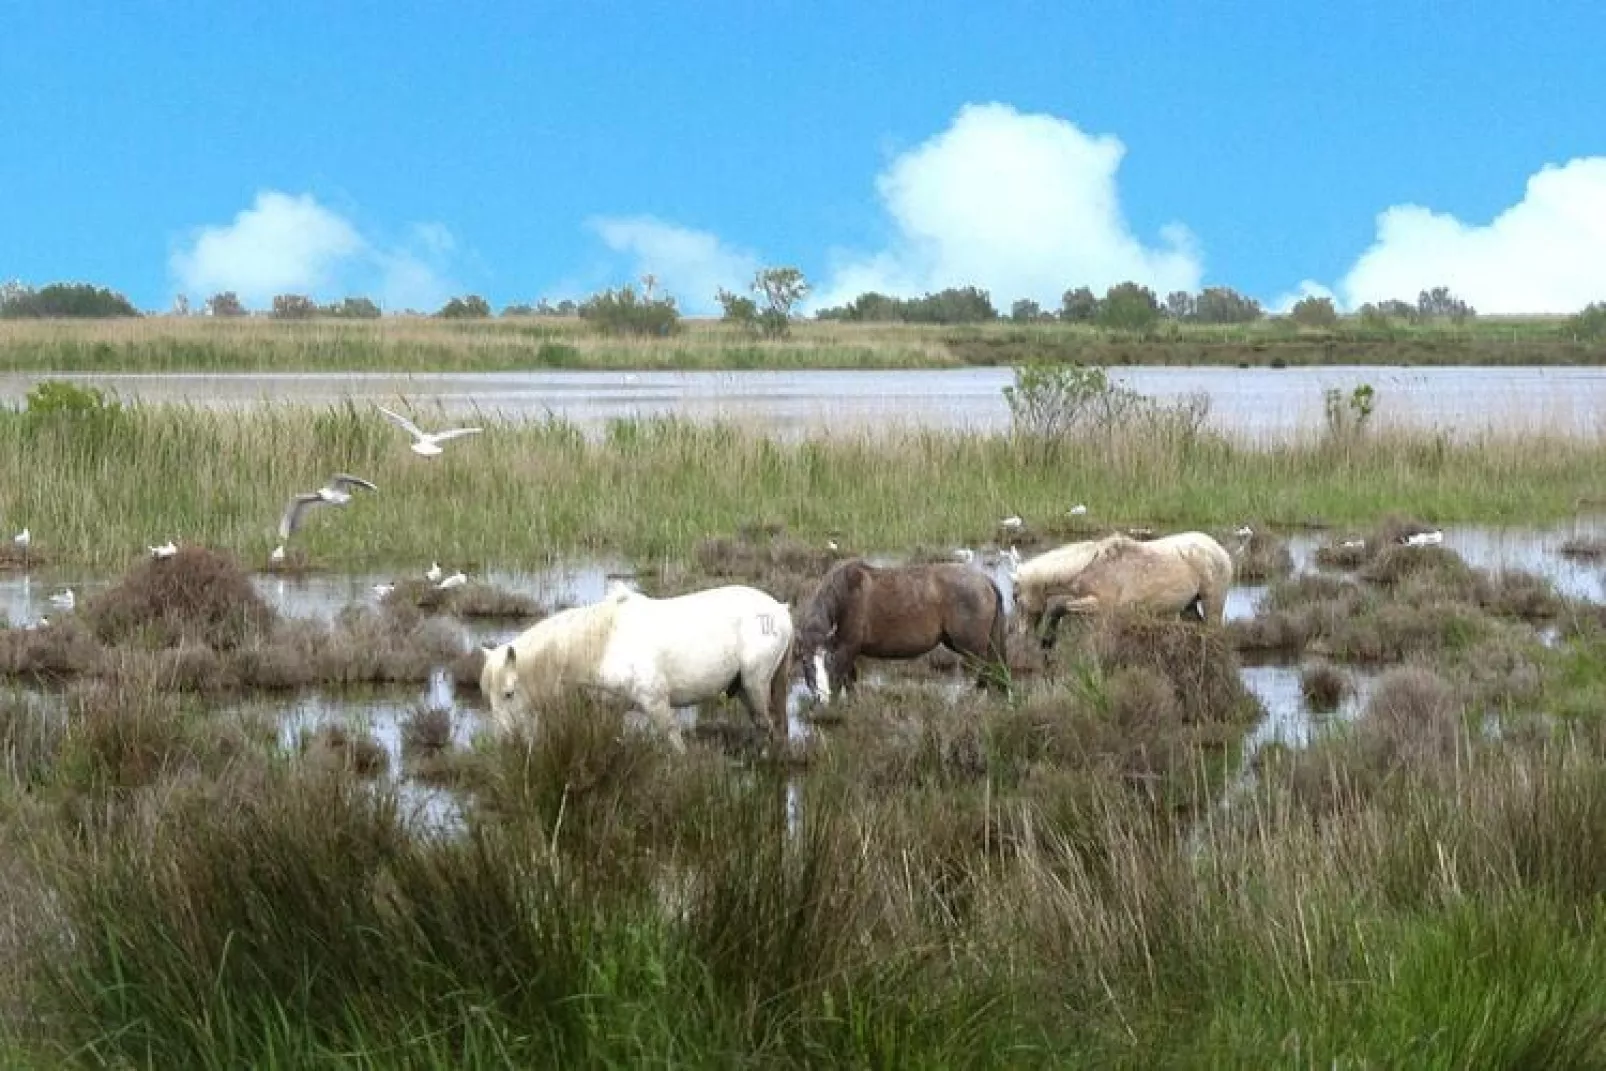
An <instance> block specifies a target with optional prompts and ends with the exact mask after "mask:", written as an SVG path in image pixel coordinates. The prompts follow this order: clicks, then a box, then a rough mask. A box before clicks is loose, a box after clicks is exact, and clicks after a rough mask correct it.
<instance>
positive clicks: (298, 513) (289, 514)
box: [279, 491, 323, 539]
mask: <svg viewBox="0 0 1606 1071" xmlns="http://www.w3.org/2000/svg"><path fill="white" fill-rule="evenodd" d="M322 501H323V498H322V496H320V495H319V494H318V493H317V492H315V491H313V492H309V493H307V494H304V495H297V496H296V497H294V498H292V499H291V500H290V505H289V506H288V507H286V508H285V511H284V516H283V517H281V518H279V538H280V539H289V538H290V536H291V535H293V534H294V533H295V530H296V529H297V528H300V527H301V517H302V515H303V514H304V513H306V511H307V509H308V508H309V507H311V506H315V505H317V504H318V503H320V502H322Z"/></svg>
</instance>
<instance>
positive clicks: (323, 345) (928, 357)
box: [0, 316, 1606, 372]
mask: <svg viewBox="0 0 1606 1071" xmlns="http://www.w3.org/2000/svg"><path fill="white" fill-rule="evenodd" d="M1042 359H1047V360H1077V361H1082V362H1085V363H1093V364H1100V365H1126V364H1178V365H1190V364H1193V365H1198V364H1213V365H1221V364H1226V365H1243V366H1250V365H1254V366H1271V367H1284V366H1303V365H1334V364H1363V365H1364V364H1379V365H1401V364H1437V365H1465V364H1503V365H1532V364H1599V363H1601V362H1603V361H1606V342H1603V341H1601V340H1598V339H1597V340H1593V341H1591V340H1587V339H1580V338H1578V337H1576V335H1575V334H1574V332H1573V330H1572V328H1571V325H1570V324H1569V323H1568V321H1567V319H1566V318H1543V317H1535V318H1525V319H1501V318H1485V319H1482V320H1478V321H1474V322H1471V323H1468V324H1463V325H1452V324H1443V323H1434V324H1419V325H1406V324H1403V323H1396V324H1393V325H1390V326H1386V327H1379V326H1368V325H1364V324H1361V323H1359V322H1356V321H1346V322H1343V323H1341V324H1340V325H1338V326H1337V327H1334V328H1331V329H1324V330H1311V329H1303V328H1299V327H1296V326H1293V325H1291V324H1289V323H1287V322H1286V321H1278V322H1274V321H1264V322H1261V323H1256V324H1247V325H1231V326H1213V325H1201V324H1162V325H1159V326H1158V327H1156V328H1155V329H1154V330H1152V331H1149V332H1146V333H1144V334H1141V335H1138V334H1133V333H1131V332H1124V331H1110V330H1104V329H1100V328H1097V327H1094V326H1091V325H1082V324H1060V323H1049V324H1016V323H1007V322H998V323H992V324H977V325H966V326H943V325H922V324H851V323H836V322H820V321H806V322H800V323H798V324H796V325H795V326H794V328H793V330H792V331H791V333H790V334H789V335H788V337H787V338H785V339H783V340H768V341H762V342H761V341H758V340H756V339H754V338H752V337H750V336H748V335H746V334H743V333H741V332H739V331H736V330H733V329H732V328H730V327H728V326H727V325H724V324H721V323H719V322H717V321H713V320H683V321H682V325H681V330H679V331H678V332H677V333H676V334H674V335H672V336H670V337H668V338H658V339H638V340H628V339H620V338H617V337H608V336H604V335H601V334H599V333H597V332H596V331H595V330H593V329H592V328H591V327H590V326H589V325H587V324H585V323H583V322H581V321H580V320H578V319H575V318H550V317H544V318H536V317H530V318H517V319H500V318H499V319H494V320H483V321H472V322H469V321H460V320H459V321H450V320H436V319H431V318H428V317H418V316H404V317H386V318H384V319H381V320H369V321H339V320H312V321H275V320H271V319H267V318H264V317H252V318H247V319H239V320H228V319H225V320H214V319H208V318H205V317H188V318H185V317H170V316H151V317H144V318H141V319H137V320H113V321H69V320H55V321H21V320H12V321H0V371H10V372H63V371H73V372H91V371H101V372H109V371H124V372H162V371H168V372H172V371H186V372H242V371H384V372H409V371H456V372H468V371H478V372H508V371H519V370H534V369H681V370H689V369H744V368H775V369H797V368H832V369H853V368H946V367H957V366H961V365H1013V364H1018V363H1020V362H1022V361H1027V360H1042Z"/></svg>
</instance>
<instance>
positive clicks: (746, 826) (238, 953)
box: [0, 626, 1606, 1068]
mask: <svg viewBox="0 0 1606 1071" xmlns="http://www.w3.org/2000/svg"><path fill="white" fill-rule="evenodd" d="M1178 627H1185V626H1178ZM97 704H99V705H97ZM71 711H72V712H71V713H70V714H69V722H68V726H67V730H66V733H67V741H68V742H67V743H64V744H62V745H61V751H60V755H61V758H60V759H57V760H54V761H52V756H51V754H50V753H49V752H48V749H46V751H44V752H42V753H41V755H40V758H41V759H42V760H43V766H41V767H37V768H36V773H35V774H34V775H33V776H32V778H31V779H30V781H29V784H28V790H27V791H26V792H22V791H19V789H20V788H21V786H20V785H16V784H12V783H6V784H4V785H3V786H0V787H3V789H4V791H0V813H3V814H4V817H5V818H6V823H5V825H4V827H3V828H4V839H3V841H0V846H3V847H4V848H5V849H6V851H5V855H4V864H3V865H4V867H5V875H4V876H5V878H6V879H7V880H6V884H5V886H4V887H5V889H6V896H7V901H6V902H7V906H8V908H9V914H8V919H9V925H8V927H7V928H6V929H5V930H4V931H0V933H3V934H4V937H5V939H6V942H7V944H6V949H7V952H8V954H7V957H6V959H5V961H4V970H3V972H0V1009H4V1010H5V1014H4V1015H3V1016H0V1039H3V1045H0V1050H3V1051H6V1052H9V1053H10V1054H12V1058H13V1059H14V1061H15V1062H16V1063H17V1064H18V1065H28V1066H58V1065H59V1066H95V1067H107V1066H110V1067H145V1066H163V1067H177V1066H183V1067H238V1066H252V1067H280V1066H283V1067H302V1066H308V1065H310V1064H317V1063H324V1062H329V1063H338V1064H340V1065H342V1066H356V1067H421V1068H432V1067H441V1066H454V1067H465V1066H467V1067H481V1066H484V1067H491V1066H508V1065H510V1064H511V1065H513V1066H541V1067H545V1066H553V1067H557V1066H565V1067H571V1066H602V1067H626V1066H630V1067H637V1066H644V1065H664V1064H673V1065H676V1066H686V1065H690V1066H731V1065H740V1066H776V1067H793V1066H798V1067H802V1066H823V1065H829V1066H845V1067H1021V1066H1025V1067H1065V1066H1071V1067H1084V1066H1085V1067H1145V1066H1296V1067H1312V1068H1316V1067H1322V1068H1325V1067H1330V1066H1333V1065H1334V1064H1335V1063H1336V1064H1337V1065H1338V1066H1391V1067H1392V1066H1406V1065H1409V1066H1428V1067H1445V1068H1450V1067H1456V1068H1459V1067H1485V1066H1490V1067H1492V1066H1502V1067H1504V1066H1546V1067H1581V1066H1599V1065H1600V1063H1601V1061H1602V1060H1603V1059H1606V1027H1603V1023H1606V995H1603V994H1602V993H1601V991H1600V987H1599V985H1598V978H1599V976H1600V972H1601V971H1602V970H1603V969H1606V941H1603V938H1606V909H1603V907H1602V903H1603V901H1602V899H1601V897H1602V894H1603V893H1606V883H1603V876H1602V872H1601V870H1600V868H1599V866H1598V859H1599V853H1600V852H1601V851H1602V850H1606V759H1603V758H1602V752H1601V751H1600V749H1599V748H1598V746H1596V744H1595V742H1594V740H1593V739H1592V738H1590V737H1588V736H1587V735H1575V736H1574V737H1572V738H1570V739H1569V738H1555V739H1538V738H1531V739H1529V740H1528V741H1527V742H1509V743H1503V744H1493V743H1491V742H1490V741H1487V740H1480V739H1478V738H1477V737H1475V736H1468V737H1466V738H1464V739H1463V740H1462V741H1461V742H1460V744H1459V746H1458V748H1457V750H1456V754H1455V755H1454V756H1449V757H1445V758H1442V759H1435V758H1433V757H1430V756H1427V755H1425V754H1424V755H1420V756H1418V757H1417V759H1415V760H1413V761H1412V762H1411V763H1409V764H1407V765H1405V766H1402V767H1399V768H1397V769H1395V771H1394V773H1393V774H1392V775H1391V776H1390V777H1389V778H1388V779H1387V780H1386V781H1385V782H1382V783H1380V784H1379V785H1378V786H1376V787H1375V788H1374V789H1373V790H1372V791H1370V792H1368V793H1366V794H1364V795H1350V794H1348V793H1346V791H1345V790H1344V788H1343V785H1344V783H1345V782H1346V781H1347V779H1348V778H1349V776H1350V775H1351V774H1352V773H1358V772H1361V771H1357V770H1353V769H1351V768H1350V767H1349V766H1348V764H1352V763H1355V762H1361V761H1365V760H1363V759H1360V758H1357V757H1355V756H1348V757H1344V758H1343V760H1342V764H1338V765H1335V766H1334V768H1333V770H1332V771H1331V773H1330V776H1331V777H1333V778H1334V779H1335V782H1336V783H1337V784H1338V786H1339V787H1338V789H1337V790H1336V791H1335V792H1334V794H1333V795H1332V796H1331V797H1330V798H1328V799H1327V801H1326V805H1325V806H1324V807H1323V808H1321V809H1313V808H1312V807H1311V805H1310V804H1309V803H1308V802H1306V801H1304V799H1303V797H1302V796H1301V795H1300V793H1299V792H1298V791H1297V790H1296V788H1295V787H1294V786H1293V785H1292V784H1291V783H1290V782H1289V781H1287V780H1286V779H1284V778H1282V777H1280V776H1279V775H1278V773H1277V772H1276V770H1270V771H1268V772H1267V774H1266V775H1265V776H1263V777H1262V779H1261V781H1260V782H1259V784H1258V785H1257V786H1256V787H1255V788H1254V789H1253V790H1252V791H1251V792H1250V793H1249V794H1248V795H1247V796H1245V797H1242V798H1240V799H1239V800H1238V801H1237V803H1235V804H1234V805H1233V806H1232V807H1231V808H1227V809H1223V808H1219V807H1216V806H1215V802H1216V800H1217V799H1218V798H1219V793H1220V789H1219V786H1216V787H1210V788H1201V787H1199V786H1197V785H1196V787H1195V788H1194V790H1193V791H1192V792H1191V793H1183V794H1182V795H1180V796H1179V795H1178V794H1174V793H1158V794H1156V793H1154V792H1152V791H1151V790H1150V789H1149V788H1146V787H1145V779H1139V778H1134V777H1132V776H1131V774H1132V773H1134V772H1135V770H1136V769H1138V768H1139V767H1134V766H1131V765H1128V764H1130V763H1137V764H1140V766H1141V767H1142V768H1146V769H1149V770H1150V771H1151V772H1153V773H1157V775H1158V776H1159V777H1160V778H1161V779H1162V781H1163V782H1166V783H1170V784H1172V785H1174V786H1176V787H1179V788H1180V787H1182V786H1184V785H1187V784H1189V783H1192V782H1194V781H1195V779H1196V777H1197V774H1198V769H1197V764H1196V761H1195V759H1190V758H1189V757H1188V756H1187V755H1186V754H1184V755H1181V756H1179V757H1178V759H1177V761H1176V762H1174V763H1173V764H1171V765H1169V766H1166V765H1163V764H1162V765H1160V766H1152V765H1147V764H1150V763H1152V762H1153V761H1154V759H1155V758H1156V756H1157V755H1159V754H1161V753H1163V752H1165V751H1167V750H1168V749H1169V747H1170V745H1169V744H1168V743H1167V741H1168V739H1169V737H1168V736H1167V734H1168V733H1169V732H1170V731H1172V730H1173V729H1175V726H1169V727H1168V726H1164V725H1156V724H1153V723H1152V722H1144V721H1142V720H1141V719H1140V720H1138V721H1135V722H1128V721H1125V720H1124V719H1125V718H1126V716H1127V715H1130V714H1138V713H1141V712H1138V711H1135V710H1133V711H1128V712H1127V713H1126V714H1122V713H1120V712H1118V711H1111V710H1104V709H1102V708H1101V707H1100V706H1099V705H1098V704H1097V703H1094V702H1092V701H1091V700H1090V699H1088V698H1087V697H1086V696H1083V695H1082V693H1081V692H1079V691H1078V690H1077V689H1075V688H1068V687H1066V686H1064V685H1045V686H1042V687H1039V688H1035V689H1032V690H1031V691H1030V692H1029V693H1028V694H1027V695H1025V696H1024V697H1023V698H1022V701H1021V702H1020V704H1019V705H1016V706H1009V705H1002V704H998V703H996V702H994V701H989V700H986V699H983V698H967V699H965V700H963V701H961V702H960V704H959V705H958V706H956V707H945V706H943V705H942V704H940V703H933V702H932V701H931V698H930V695H929V693H927V694H926V695H925V697H924V698H922V697H921V694H920V693H919V692H918V691H916V690H912V689H908V688H904V689H890V690H888V691H886V692H884V693H882V694H880V695H877V694H876V693H873V692H872V693H867V694H865V695H862V696H860V697H858V698H856V699H855V700H854V701H853V702H852V709H851V710H849V711H847V712H846V721H845V722H844V724H843V725H842V727H841V728H840V730H838V732H839V733H840V734H841V737H840V745H841V746H840V747H836V748H832V749H829V750H827V751H826V752H824V753H822V754H821V755H820V756H819V757H818V758H817V759H816V761H815V762H814V763H813V764H812V765H811V766H810V767H809V768H808V769H807V770H806V771H804V772H801V773H800V774H798V775H797V776H800V777H801V778H802V779H803V781H802V783H803V786H804V789H803V805H802V807H803V809H802V814H803V819H802V826H801V829H800V830H799V831H798V832H797V833H792V834H789V833H787V832H785V828H784V826H783V825H782V822H781V813H782V812H781V792H780V790H781V788H782V782H781V781H779V780H778V779H777V776H776V775H775V774H773V773H771V772H769V771H766V770H762V769H760V770H744V769H742V768H739V767H736V766H733V765H732V764H731V763H730V762H729V761H728V760H727V759H726V758H725V757H724V756H723V755H722V754H720V753H719V752H717V751H714V750H711V749H708V748H704V747H701V746H699V747H696V748H694V749H693V750H692V751H691V752H690V753H689V754H688V755H686V756H681V757H672V756H670V755H669V754H668V753H667V752H665V751H664V750H663V749H660V748H657V747H655V746H654V744H653V743H652V741H651V740H650V739H649V738H647V737H642V736H637V735H634V734H621V733H620V732H619V724H618V722H617V720H615V719H612V718H609V717H606V716H602V715H600V714H599V712H597V711H594V710H587V709H585V708H583V707H577V708H575V709H572V710H568V711H561V712H556V713H555V716H554V720H553V722H552V729H551V731H550V732H549V733H548V734H547V735H545V736H544V737H543V738H542V739H540V740H538V741H536V742H535V743H534V744H533V745H531V746H525V745H524V744H523V743H519V742H515V743H509V744H505V745H503V746H500V747H497V748H494V749H488V750H486V751H485V752H484V754H483V766H482V772H481V773H480V775H479V777H478V779H477V780H476V781H475V782H474V783H473V787H472V789H471V791H470V796H469V799H470V801H471V805H470V807H469V808H468V815H469V818H468V823H469V824H468V827H467V829H466V830H465V831H464V832H463V833H462V834H461V835H459V836H455V837H451V836H427V837H420V836H415V835H410V834H408V833H407V832H405V831H404V830H403V829H402V827H401V825H400V821H399V814H400V812H399V810H398V807H397V801H396V800H395V799H394V798H393V797H392V796H391V795H390V794H389V793H388V792H387V791H385V790H380V791H377V792H376V791H371V790H369V789H367V788H365V787H364V786H362V785H360V784H357V783H355V782H353V781H350V780H347V779H343V778H340V777H336V776H331V775H329V774H327V773H317V772H313V771H308V770H303V769H300V768H298V767H296V766H295V765H294V764H292V763H287V762H285V761H283V760H282V759H278V758H274V757H272V756H269V755H265V754H261V753H257V752H250V751H247V752H241V751H238V750H224V749H220V748H219V746H218V745H217V744H216V743H215V742H214V743H208V737H207V735H206V731H205V725H206V723H205V720H204V719H203V718H201V717H200V716H199V715H198V714H197V712H196V711H194V710H193V709H185V710H173V711H170V712H164V707H163V705H162V704H161V703H160V702H159V701H157V700H156V698H155V697H151V696H147V695H142V694H141V693H140V692H139V691H138V689H131V690H124V691H122V692H119V693H110V694H102V695H100V696H99V697H98V698H97V697H95V696H87V697H85V698H83V700H82V701H80V702H79V703H78V704H77V705H76V706H74V707H72V708H71ZM0 712H3V713H4V714H5V717H3V718H0V738H3V741H4V742H5V743H6V744H7V746H8V747H9V746H15V742H16V741H19V740H23V739H26V738H27V731H26V729H25V728H24V727H23V722H25V721H26V715H24V714H20V713H19V712H18V711H17V709H16V708H6V709H5V710H4V711H0ZM128 717H136V718H137V719H138V720H139V721H140V722H141V723H142V727H141V729H140V730H139V732H138V733H137V734H134V735H133V736H132V737H121V736H105V737H97V739H99V741H100V743H99V745H98V749H97V752H96V753H97V755H98V756H99V761H100V762H101V763H102V764H103V766H105V767H106V768H114V767H115V768H134V769H137V770H139V771H141V773H140V776H138V777H135V778H130V777H123V778H120V779H108V778H89V779H87V780H86V779H85V777H84V775H83V772H82V767H81V766H80V765H78V764H77V762H76V761H75V760H70V759H69V756H71V755H73V754H76V753H77V752H78V750H79V749H78V746H77V745H74V744H72V743H71V741H72V740H73V739H75V738H76V737H77V736H78V734H79V733H80V732H81V730H79V729H78V728H76V719H80V718H88V719H93V720H95V721H97V722H99V723H102V725H103V726H104V725H105V724H114V723H116V722H118V721H120V720H122V719H125V718H128ZM1112 718H1113V719H1114V721H1115V722H1119V723H1120V724H1116V723H1112V720H1111V719H1112ZM164 726H165V727H166V729H165V731H166V732H167V733H169V734H170V735H171V736H172V738H173V739H174V740H175V741H182V742H183V746H182V747H181V748H179V747H175V748H170V749H168V751H169V752H170V753H171V754H173V755H175V756H177V757H176V758H175V759H174V760H173V761H171V762H169V763H168V764H166V765H162V766H157V765H153V764H150V763H136V764H130V763H129V762H127V761H123V760H119V759H118V757H117V755H116V751H117V747H118V744H119V741H126V746H127V747H128V748H129V749H131V750H133V751H137V752H146V751H149V750H151V743H152V742H153V741H156V740H159V739H160V738H161V737H162V735H163V732H164ZM105 731H106V730H105V729H104V727H103V728H101V729H99V730H97V732H99V733H104V732H105ZM1188 750H1191V748H1189V749H1185V751H1188ZM1346 754H1347V753H1345V752H1343V751H1342V750H1339V751H1333V752H1330V753H1325V754H1324V752H1323V750H1322V746H1321V745H1318V748H1317V751H1316V752H1315V753H1314V755H1313V761H1318V762H1321V761H1330V762H1332V761H1336V760H1338V759H1339V758H1340V757H1341V756H1346ZM1196 757H1197V755H1196ZM1112 759H1113V760H1114V761H1112ZM64 798H65V799H66V800H73V799H77V800H80V801H81V802H79V803H78V804H77V805H73V806H67V805H63V800H64ZM1201 822H1202V823H1203V824H1202V825H1199V824H1198V823H1201ZM1190 831H1196V832H1197V833H1198V836H1197V837H1189V836H1187V835H1186V834H1188V833H1189V832H1190ZM67 928H70V932H71V933H72V934H73V938H74V939H73V940H72V942H71V943H70V944H68V943H63V942H62V941H61V939H60V938H61V935H62V934H63V933H64V932H68V930H67Z"/></svg>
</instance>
